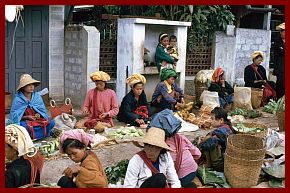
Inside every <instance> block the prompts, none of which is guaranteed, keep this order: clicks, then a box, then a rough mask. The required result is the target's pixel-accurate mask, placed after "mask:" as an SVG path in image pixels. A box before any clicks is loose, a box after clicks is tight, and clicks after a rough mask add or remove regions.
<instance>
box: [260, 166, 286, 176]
mask: <svg viewBox="0 0 290 193" xmlns="http://www.w3.org/2000/svg"><path fill="white" fill-rule="evenodd" d="M262 169H263V171H264V172H266V173H267V174H269V175H270V176H273V177H275V178H285V164H283V165H275V166H273V167H265V168H262Z"/></svg>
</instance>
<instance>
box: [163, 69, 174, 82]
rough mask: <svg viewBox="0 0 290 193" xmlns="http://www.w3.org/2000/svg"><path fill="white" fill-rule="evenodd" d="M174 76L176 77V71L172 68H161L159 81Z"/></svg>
mask: <svg viewBox="0 0 290 193" xmlns="http://www.w3.org/2000/svg"><path fill="white" fill-rule="evenodd" d="M170 77H175V78H177V73H176V71H175V70H174V69H173V68H163V69H162V70H161V75H160V79H161V81H164V80H167V78H170Z"/></svg>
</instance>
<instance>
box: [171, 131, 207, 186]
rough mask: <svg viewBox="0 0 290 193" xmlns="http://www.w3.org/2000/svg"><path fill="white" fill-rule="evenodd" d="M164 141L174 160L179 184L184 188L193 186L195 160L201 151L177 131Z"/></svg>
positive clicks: (195, 169) (195, 168)
mask: <svg viewBox="0 0 290 193" xmlns="http://www.w3.org/2000/svg"><path fill="white" fill-rule="evenodd" d="M166 143H167V145H168V146H169V147H170V148H171V149H172V151H171V152H170V155H171V157H172V159H173V161H174V165H175V169H176V172H177V175H178V178H179V180H180V182H181V186H182V187H184V188H186V187H195V184H194V183H193V179H194V178H195V176H196V171H197V168H198V165H197V163H196V160H198V159H199V158H200V156H201V152H200V151H199V149H198V148H197V147H195V146H194V145H193V144H192V143H191V142H190V141H189V140H188V139H187V138H186V137H185V136H184V135H182V134H179V133H176V134H175V135H174V136H173V137H170V138H167V139H166Z"/></svg>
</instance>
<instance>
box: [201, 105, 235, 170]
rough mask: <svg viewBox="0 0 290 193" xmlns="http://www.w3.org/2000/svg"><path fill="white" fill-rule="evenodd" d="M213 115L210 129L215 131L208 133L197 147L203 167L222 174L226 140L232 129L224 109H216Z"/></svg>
mask: <svg viewBox="0 0 290 193" xmlns="http://www.w3.org/2000/svg"><path fill="white" fill-rule="evenodd" d="M213 113H214V114H215V119H214V120H213V122H212V127H213V128H216V129H215V130H213V131H212V132H210V133H208V134H207V135H206V136H205V138H201V141H200V142H199V145H198V146H199V148H200V150H201V153H202V161H204V162H205V166H206V167H211V168H213V169H214V170H215V171H221V172H222V171H223V170H224V158H223V154H224V153H225V150H226V143H227V138H228V136H229V135H231V134H232V133H233V129H232V124H231V122H230V120H228V118H227V117H228V114H227V111H226V110H225V109H223V108H221V107H216V108H214V110H213Z"/></svg>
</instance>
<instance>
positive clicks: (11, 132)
mask: <svg viewBox="0 0 290 193" xmlns="http://www.w3.org/2000/svg"><path fill="white" fill-rule="evenodd" d="M5 143H7V144H9V145H10V146H12V147H13V149H15V150H17V151H18V156H23V155H27V156H28V157H32V156H34V155H35V153H36V149H35V147H34V144H33V142H32V140H31V138H30V136H29V133H28V132H27V130H26V129H25V128H24V127H22V126H20V125H16V124H11V125H8V126H6V127H5Z"/></svg>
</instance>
